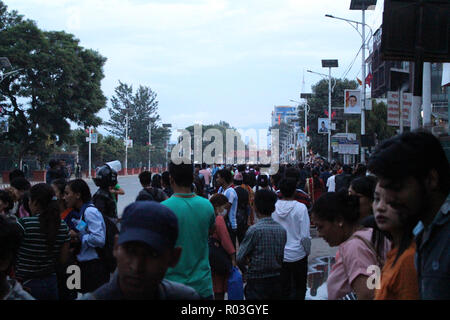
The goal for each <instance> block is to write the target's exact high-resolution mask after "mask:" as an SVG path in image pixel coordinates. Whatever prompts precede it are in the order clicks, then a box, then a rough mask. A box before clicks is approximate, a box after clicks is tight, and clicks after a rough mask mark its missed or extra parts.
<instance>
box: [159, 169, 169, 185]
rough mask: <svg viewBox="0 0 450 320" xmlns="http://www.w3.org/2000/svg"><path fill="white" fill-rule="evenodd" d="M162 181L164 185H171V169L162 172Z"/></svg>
mask: <svg viewBox="0 0 450 320" xmlns="http://www.w3.org/2000/svg"><path fill="white" fill-rule="evenodd" d="M161 181H162V183H164V185H166V186H168V187H170V173H169V171H164V172H163V173H162V174H161Z"/></svg>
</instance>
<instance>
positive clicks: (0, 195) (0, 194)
mask: <svg viewBox="0 0 450 320" xmlns="http://www.w3.org/2000/svg"><path fill="white" fill-rule="evenodd" d="M0 200H1V201H2V202H3V203H5V204H6V208H5V210H6V212H9V211H10V210H11V209H12V208H13V207H14V199H13V198H12V197H11V194H10V193H9V192H7V191H5V190H0Z"/></svg>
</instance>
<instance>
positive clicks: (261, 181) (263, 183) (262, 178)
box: [256, 173, 269, 188]
mask: <svg viewBox="0 0 450 320" xmlns="http://www.w3.org/2000/svg"><path fill="white" fill-rule="evenodd" d="M256 185H258V186H259V187H261V188H265V187H267V186H268V185H269V177H268V176H267V175H265V174H264V173H260V174H259V176H258V179H257V181H256Z"/></svg>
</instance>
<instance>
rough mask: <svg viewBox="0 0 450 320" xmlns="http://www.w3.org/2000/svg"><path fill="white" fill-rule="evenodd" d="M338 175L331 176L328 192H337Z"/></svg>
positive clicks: (328, 181)
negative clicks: (336, 180)
mask: <svg viewBox="0 0 450 320" xmlns="http://www.w3.org/2000/svg"><path fill="white" fill-rule="evenodd" d="M335 178H336V175H334V176H331V177H329V178H328V180H327V188H328V192H335V191H336V182H335V180H334V179H335Z"/></svg>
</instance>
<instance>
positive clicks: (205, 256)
mask: <svg viewBox="0 0 450 320" xmlns="http://www.w3.org/2000/svg"><path fill="white" fill-rule="evenodd" d="M169 174H170V184H171V186H172V189H173V191H174V194H173V195H172V197H170V198H169V199H167V200H165V201H163V202H161V204H163V205H165V206H167V207H169V208H170V209H171V210H172V211H173V212H174V213H175V215H176V216H177V218H178V226H179V234H178V240H177V243H176V246H177V247H182V253H181V257H180V261H179V263H178V265H177V266H176V267H174V268H169V269H168V270H167V273H166V276H165V279H167V280H171V281H175V282H179V283H182V284H185V285H187V286H190V287H192V288H194V289H195V290H196V291H197V292H198V294H199V295H200V296H201V297H202V298H203V299H205V300H212V299H213V297H214V294H213V289H212V278H211V268H210V265H209V247H208V236H209V234H210V232H211V233H212V231H213V228H214V221H215V215H214V208H213V206H212V205H211V203H210V202H209V201H208V200H207V199H205V198H203V197H199V196H197V195H196V194H195V193H193V192H191V185H192V183H193V181H194V169H193V166H192V164H184V163H182V164H179V165H176V164H174V163H173V162H171V163H170V165H169Z"/></svg>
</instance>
